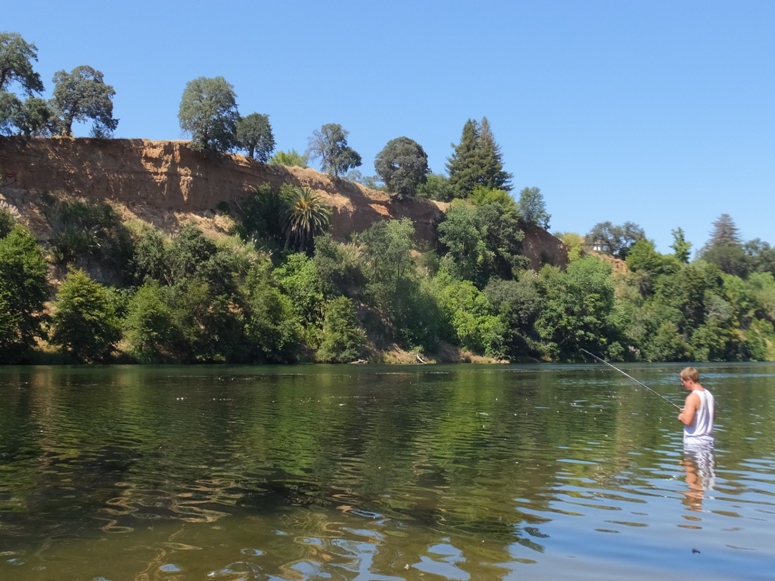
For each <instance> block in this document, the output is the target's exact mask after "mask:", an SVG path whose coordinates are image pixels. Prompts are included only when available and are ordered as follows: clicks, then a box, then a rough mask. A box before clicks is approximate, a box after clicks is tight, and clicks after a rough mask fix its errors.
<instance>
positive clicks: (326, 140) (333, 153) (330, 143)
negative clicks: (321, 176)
mask: <svg viewBox="0 0 775 581" xmlns="http://www.w3.org/2000/svg"><path fill="white" fill-rule="evenodd" d="M347 135H349V132H348V131H345V130H344V129H342V126H341V125H339V124H338V123H328V124H326V125H323V127H321V128H320V130H317V129H316V130H315V131H314V132H313V133H312V136H311V137H310V138H309V147H308V149H307V155H308V156H309V158H310V159H320V166H321V168H322V169H323V171H324V172H327V173H329V174H331V175H332V176H334V177H339V174H343V173H347V170H349V169H351V168H355V167H358V166H360V165H361V156H360V155H359V154H358V152H356V151H355V150H354V149H353V148H351V147H350V146H348V145H347Z"/></svg>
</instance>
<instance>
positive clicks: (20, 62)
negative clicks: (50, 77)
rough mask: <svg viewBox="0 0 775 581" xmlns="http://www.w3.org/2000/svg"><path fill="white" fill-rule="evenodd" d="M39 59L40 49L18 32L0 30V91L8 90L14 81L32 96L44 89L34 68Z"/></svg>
mask: <svg viewBox="0 0 775 581" xmlns="http://www.w3.org/2000/svg"><path fill="white" fill-rule="evenodd" d="M37 60H38V49H37V47H36V46H35V45H34V44H30V43H28V42H26V41H25V40H24V39H23V38H22V37H21V35H19V34H18V33H16V32H0V91H7V90H8V88H9V87H10V85H11V84H12V83H18V84H19V85H21V87H22V90H23V91H24V92H25V93H26V94H27V95H30V96H32V94H33V93H40V92H42V91H43V81H41V79H40V75H39V74H38V73H36V72H35V71H34V70H33V69H32V61H37Z"/></svg>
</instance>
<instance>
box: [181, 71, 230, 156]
mask: <svg viewBox="0 0 775 581" xmlns="http://www.w3.org/2000/svg"><path fill="white" fill-rule="evenodd" d="M239 119H240V116H239V112H238V111H237V95H236V94H235V92H234V87H233V86H232V85H231V84H229V83H228V82H227V81H226V79H224V78H223V77H213V78H208V77H199V78H198V79H194V80H193V81H189V82H188V83H187V84H186V88H185V90H184V91H183V97H182V99H181V100H180V109H179V111H178V120H179V121H180V128H181V129H182V130H183V131H185V132H186V133H188V134H189V135H191V147H192V149H194V150H195V151H202V152H206V153H222V152H225V151H229V150H231V149H232V148H234V146H235V145H236V144H237V123H238V122H239Z"/></svg>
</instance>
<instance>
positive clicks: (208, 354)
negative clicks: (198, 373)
mask: <svg viewBox="0 0 775 581" xmlns="http://www.w3.org/2000/svg"><path fill="white" fill-rule="evenodd" d="M214 262H215V263H216V264H217V263H218V262H220V261H219V260H218V258H217V256H216V259H215V261H212V260H211V261H208V264H209V265H213V263H214ZM225 272H226V273H228V271H225ZM209 274H212V275H216V276H217V275H218V274H219V271H215V272H211V273H209ZM220 274H224V271H220ZM229 274H230V273H229ZM213 278H215V276H208V273H202V274H198V275H197V276H194V277H192V278H186V279H184V280H182V281H180V282H177V283H175V284H174V285H173V286H172V287H169V289H166V290H165V293H164V295H165V303H166V304H168V305H169V307H170V310H171V312H172V319H173V330H174V333H173V337H174V339H175V342H173V344H172V345H170V351H171V352H172V354H173V358H174V359H175V360H178V361H182V362H186V363H220V362H240V361H245V360H246V358H247V352H248V350H249V349H248V347H247V343H246V340H245V333H244V318H245V317H244V311H243V309H242V308H241V304H240V302H236V301H235V299H236V297H235V296H233V295H230V294H228V293H227V292H224V288H223V287H224V286H228V285H231V283H232V276H231V275H229V276H227V277H226V280H225V281H223V282H221V281H217V280H215V281H214V280H213Z"/></svg>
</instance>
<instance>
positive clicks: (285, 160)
mask: <svg viewBox="0 0 775 581" xmlns="http://www.w3.org/2000/svg"><path fill="white" fill-rule="evenodd" d="M269 165H286V166H296V167H307V156H306V155H302V154H300V153H299V152H297V151H296V150H295V149H291V150H289V151H278V152H277V153H275V154H274V155H273V156H272V157H271V158H269Z"/></svg>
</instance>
